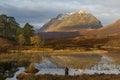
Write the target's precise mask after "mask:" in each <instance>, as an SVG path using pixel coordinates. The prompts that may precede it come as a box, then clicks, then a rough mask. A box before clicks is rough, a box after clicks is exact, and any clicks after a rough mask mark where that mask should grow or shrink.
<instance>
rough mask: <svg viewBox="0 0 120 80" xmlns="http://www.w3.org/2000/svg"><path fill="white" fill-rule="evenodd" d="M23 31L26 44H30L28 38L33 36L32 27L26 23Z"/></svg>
mask: <svg viewBox="0 0 120 80" xmlns="http://www.w3.org/2000/svg"><path fill="white" fill-rule="evenodd" d="M23 29H24V34H25V38H26V44H30V37H32V36H33V35H34V29H33V26H32V25H30V24H29V23H26V24H25V26H24V28H23Z"/></svg>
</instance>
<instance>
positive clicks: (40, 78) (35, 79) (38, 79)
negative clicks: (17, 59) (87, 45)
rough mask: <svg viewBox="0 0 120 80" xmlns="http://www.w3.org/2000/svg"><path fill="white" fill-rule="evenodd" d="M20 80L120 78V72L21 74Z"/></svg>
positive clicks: (109, 79) (110, 79)
mask: <svg viewBox="0 0 120 80" xmlns="http://www.w3.org/2000/svg"><path fill="white" fill-rule="evenodd" d="M17 78H18V80H31V79H32V80H119V79H120V74H119V75H115V74H110V75H109V74H108V75H105V74H100V75H99V74H95V75H80V76H62V75H47V74H46V75H37V76H35V75H32V74H29V75H25V74H24V73H23V74H19V75H18V76H17Z"/></svg>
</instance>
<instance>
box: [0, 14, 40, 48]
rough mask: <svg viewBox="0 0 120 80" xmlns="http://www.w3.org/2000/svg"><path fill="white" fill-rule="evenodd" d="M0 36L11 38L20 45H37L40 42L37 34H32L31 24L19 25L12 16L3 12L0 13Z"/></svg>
mask: <svg viewBox="0 0 120 80" xmlns="http://www.w3.org/2000/svg"><path fill="white" fill-rule="evenodd" d="M0 37H3V38H6V39H12V40H14V41H16V42H17V43H18V44H19V45H20V46H22V45H30V44H32V45H35V46H39V45H40V42H41V37H40V36H39V35H37V36H34V27H33V26H32V25H30V24H29V23H26V24H25V25H24V26H23V27H21V26H20V25H19V23H18V22H16V20H15V18H14V17H12V16H7V15H5V14H1V15H0Z"/></svg>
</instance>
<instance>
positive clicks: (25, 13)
mask: <svg viewBox="0 0 120 80" xmlns="http://www.w3.org/2000/svg"><path fill="white" fill-rule="evenodd" d="M0 2H1V3H0V13H4V14H7V15H11V16H14V17H15V18H16V19H17V21H18V22H19V23H21V24H22V25H23V24H24V23H25V22H30V23H31V24H32V25H34V26H37V27H38V26H41V25H43V23H44V22H45V21H46V20H48V19H50V18H53V17H55V16H57V15H58V14H59V13H69V12H74V11H78V10H80V9H85V10H87V11H88V12H90V13H92V14H93V15H95V16H96V17H97V18H98V19H100V20H101V21H102V23H103V24H104V25H107V24H110V23H112V22H114V21H115V20H117V19H119V18H120V15H119V14H120V11H119V7H120V6H119V5H120V1H119V0H104V1H103V0H94V1H93V0H0Z"/></svg>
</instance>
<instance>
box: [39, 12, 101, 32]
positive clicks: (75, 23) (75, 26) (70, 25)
mask: <svg viewBox="0 0 120 80" xmlns="http://www.w3.org/2000/svg"><path fill="white" fill-rule="evenodd" d="M101 27H102V24H101V22H100V21H99V20H98V19H97V18H96V17H95V16H93V15H92V14H91V13H89V12H87V11H85V10H80V11H78V12H73V13H69V14H59V15H58V16H57V17H56V18H52V19H51V20H50V21H48V22H47V23H45V24H44V25H43V27H42V28H41V29H40V30H39V32H75V31H79V30H81V29H98V28H101Z"/></svg>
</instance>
